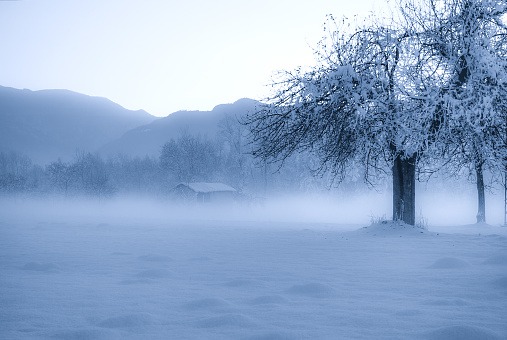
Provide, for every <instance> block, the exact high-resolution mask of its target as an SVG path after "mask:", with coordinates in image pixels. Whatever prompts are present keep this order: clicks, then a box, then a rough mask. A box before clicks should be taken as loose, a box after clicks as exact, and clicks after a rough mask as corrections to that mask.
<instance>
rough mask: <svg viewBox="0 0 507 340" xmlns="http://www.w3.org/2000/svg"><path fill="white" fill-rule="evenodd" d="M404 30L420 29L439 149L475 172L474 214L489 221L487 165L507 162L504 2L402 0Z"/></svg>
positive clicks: (456, 166)
mask: <svg viewBox="0 0 507 340" xmlns="http://www.w3.org/2000/svg"><path fill="white" fill-rule="evenodd" d="M400 9H401V11H402V13H403V17H404V18H405V24H406V30H407V32H409V33H410V34H411V35H414V36H417V38H418V46H419V51H420V55H421V56H423V57H424V58H425V60H426V62H425V67H426V68H428V69H431V70H434V73H433V76H432V77H431V81H428V80H429V79H426V83H425V85H427V86H428V85H431V84H433V86H439V91H438V92H437V96H436V97H434V98H430V100H428V101H433V106H434V107H435V108H436V112H437V115H438V121H439V122H441V125H442V127H441V128H440V127H439V129H438V133H439V134H440V137H441V139H440V141H441V142H443V143H441V144H440V149H439V151H440V152H438V154H439V155H440V156H441V157H442V158H443V159H444V160H445V161H446V162H447V163H448V164H450V165H451V168H453V170H454V171H460V170H461V169H462V168H470V169H471V170H473V171H474V172H475V179H476V184H477V191H478V213H477V222H485V219H486V215H485V206H486V205H485V194H484V171H485V170H486V169H490V170H496V169H503V168H504V158H505V146H506V144H505V127H506V126H505V125H506V111H505V103H506V100H507V91H506V83H505V81H506V80H507V72H506V71H507V27H506V25H505V19H506V18H505V14H506V13H507V3H506V2H505V1H498V0H428V1H425V2H422V3H421V2H413V1H404V2H403V4H402V6H400Z"/></svg>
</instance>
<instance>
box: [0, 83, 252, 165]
mask: <svg viewBox="0 0 507 340" xmlns="http://www.w3.org/2000/svg"><path fill="white" fill-rule="evenodd" d="M258 104H259V102H258V101H256V100H253V99H248V98H242V99H239V100H237V101H235V102H234V103H230V104H219V105H216V106H215V107H214V108H213V109H212V110H211V111H184V110H180V111H176V112H174V113H171V114H169V115H168V116H166V117H155V116H153V115H150V114H149V113H148V112H146V111H144V110H128V109H125V108H123V107H122V106H121V105H119V104H117V103H115V102H113V101H111V100H109V99H107V98H104V97H94V96H88V95H85V94H81V93H78V92H73V91H70V90H61V89H58V90H38V91H32V90H28V89H15V88H11V87H4V86H0V152H8V151H15V152H19V153H22V154H25V155H27V156H28V157H30V158H31V159H32V160H33V161H34V162H35V163H38V164H41V165H44V164H47V163H49V162H51V161H55V160H57V159H59V158H60V159H62V160H64V161H67V160H70V159H72V158H73V157H74V156H75V154H76V151H85V152H98V153H99V154H101V155H103V156H109V155H114V154H125V155H129V156H146V155H148V156H155V157H156V156H158V155H159V153H160V150H161V147H162V146H163V144H164V143H166V142H168V141H169V140H171V139H173V138H174V139H176V138H178V137H179V136H181V135H182V134H183V133H185V132H187V133H190V134H192V135H201V136H203V137H208V138H211V139H212V138H214V137H215V135H216V133H217V132H218V129H219V128H218V124H219V122H220V120H221V119H223V118H224V117H225V116H236V117H238V118H240V117H244V116H245V115H246V114H248V112H252V111H253V110H255V107H256V106H257V105H258Z"/></svg>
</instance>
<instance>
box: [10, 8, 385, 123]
mask: <svg viewBox="0 0 507 340" xmlns="http://www.w3.org/2000/svg"><path fill="white" fill-rule="evenodd" d="M383 5H384V1H383V0H311V1H299V0H292V1H291V0H255V1H241V0H178V1H175V0H20V1H5V0H0V32H2V34H1V35H0V85H2V86H9V87H15V88H27V89H30V90H41V89H68V90H72V91H76V92H80V93H84V94H87V95H92V96H100V97H106V98H108V99H110V100H112V101H114V102H116V103H118V104H120V105H122V106H124V107H126V108H128V109H135V110H137V109H144V110H146V111H148V112H149V113H151V114H153V115H156V116H167V115H168V114H170V113H172V112H174V111H178V110H211V109H212V108H213V107H214V106H215V105H218V104H222V103H231V102H234V101H236V100H237V99H240V98H244V97H249V98H253V99H262V98H263V97H265V96H266V95H268V94H269V87H267V86H266V85H269V84H270V80H271V76H272V74H273V72H274V71H276V70H280V69H293V68H294V67H296V66H304V65H310V64H313V62H314V56H313V52H312V49H311V47H315V45H316V43H317V42H318V40H319V39H320V38H321V37H322V35H323V34H324V32H323V29H322V27H323V24H324V21H325V19H326V14H333V15H334V16H335V17H336V18H340V17H341V16H342V15H345V16H348V17H352V16H354V15H358V16H360V17H364V16H366V15H368V14H369V12H371V11H375V10H378V9H379V7H381V6H383Z"/></svg>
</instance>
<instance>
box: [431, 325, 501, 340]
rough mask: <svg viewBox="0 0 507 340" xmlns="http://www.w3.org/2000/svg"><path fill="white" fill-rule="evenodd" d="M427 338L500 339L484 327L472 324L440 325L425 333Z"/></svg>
mask: <svg viewBox="0 0 507 340" xmlns="http://www.w3.org/2000/svg"><path fill="white" fill-rule="evenodd" d="M426 339H428V340H500V337H498V336H497V335H495V334H493V333H491V332H490V331H488V330H486V329H482V328H479V327H472V326H450V327H442V328H439V329H437V330H434V331H432V332H430V333H428V334H427V337H426Z"/></svg>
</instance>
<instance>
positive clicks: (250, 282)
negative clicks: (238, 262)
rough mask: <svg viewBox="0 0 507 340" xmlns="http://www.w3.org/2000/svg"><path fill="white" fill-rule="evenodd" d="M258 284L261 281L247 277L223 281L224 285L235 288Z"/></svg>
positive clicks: (256, 285)
mask: <svg viewBox="0 0 507 340" xmlns="http://www.w3.org/2000/svg"><path fill="white" fill-rule="evenodd" d="M260 285H261V283H260V282H259V281H256V280H249V279H237V280H232V281H228V282H225V283H224V286H226V287H235V288H239V287H258V286H260Z"/></svg>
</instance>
